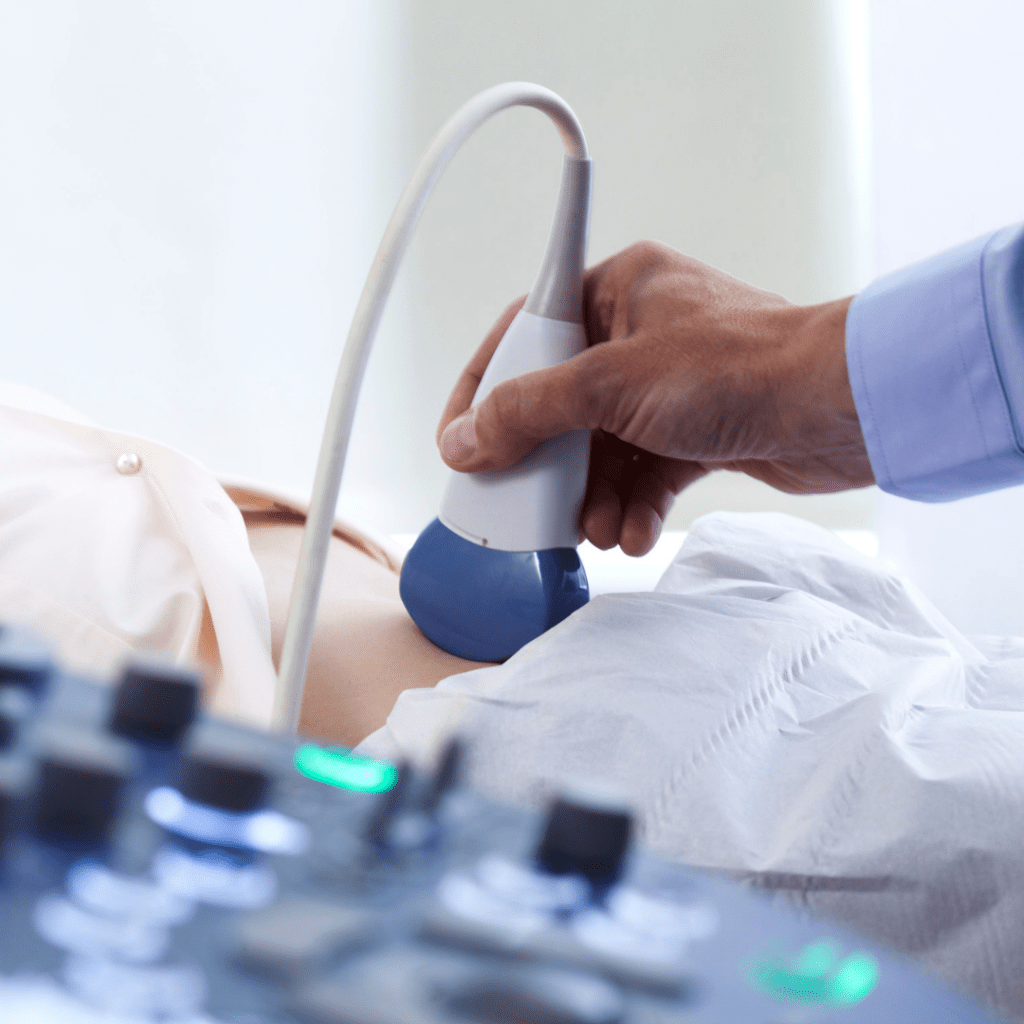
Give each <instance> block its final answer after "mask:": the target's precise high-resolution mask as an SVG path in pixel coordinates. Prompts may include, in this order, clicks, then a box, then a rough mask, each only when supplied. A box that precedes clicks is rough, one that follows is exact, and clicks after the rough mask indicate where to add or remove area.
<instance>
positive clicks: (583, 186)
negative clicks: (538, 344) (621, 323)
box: [523, 156, 591, 324]
mask: <svg viewBox="0 0 1024 1024" xmlns="http://www.w3.org/2000/svg"><path fill="white" fill-rule="evenodd" d="M590 182H591V162H590V160H589V159H583V160H577V159H575V158H573V157H571V156H566V157H565V158H564V159H563V161H562V184H561V186H560V188H559V192H558V203H557V205H556V206H555V218H554V221H553V222H552V225H551V235H550V236H549V238H548V245H547V249H546V250H545V252H544V259H543V261H542V263H541V266H540V272H539V273H538V274H537V279H536V280H535V281H534V283H533V287H532V288H531V289H530V294H529V295H528V296H527V299H526V305H525V306H524V307H523V308H524V309H525V310H526V311H527V312H528V313H533V314H535V315H536V316H545V317H549V318H550V319H552V320H564V321H566V322H568V323H573V324H581V323H583V267H584V263H585V260H586V256H587V229H588V225H589V222H590Z"/></svg>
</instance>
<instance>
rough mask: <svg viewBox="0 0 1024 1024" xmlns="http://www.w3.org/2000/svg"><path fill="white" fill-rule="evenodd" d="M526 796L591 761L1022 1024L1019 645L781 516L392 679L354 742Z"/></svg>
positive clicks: (733, 523)
mask: <svg viewBox="0 0 1024 1024" xmlns="http://www.w3.org/2000/svg"><path fill="white" fill-rule="evenodd" d="M453 732H460V733H464V734H465V735H467V736H469V737H472V741H473V746H472V759H471V760H472V764H471V780H472V782H473V783H474V784H475V785H477V786H479V787H481V788H482V789H484V790H486V791H488V792H490V793H493V794H495V795H497V796H500V797H504V798H510V799H514V800H530V801H532V800H536V799H538V798H540V797H542V796H543V795H544V794H545V793H546V792H547V791H548V790H549V789H550V787H551V785H552V780H557V779H558V778H560V777H566V776H570V777H571V776H577V777H578V776H588V777H596V778H600V779H604V780H608V781H611V782H613V783H615V784H617V785H618V786H620V787H623V788H625V789H626V790H627V791H628V792H629V793H631V795H632V797H633V799H634V801H635V804H636V806H637V808H638V811H639V817H640V823H641V829H642V833H643V836H644V839H645V841H646V842H647V843H648V844H650V845H651V846H653V847H654V848H655V849H657V850H659V851H661V852H662V853H665V854H668V855H669V856H671V857H675V858H679V859H682V860H684V861H687V862H690V863H694V864H700V865H707V866H710V867H714V868H718V869H724V870H726V871H729V872H732V873H735V874H737V875H740V876H743V877H748V878H750V879H751V880H752V881H754V882H755V883H757V884H759V885H763V886H765V887H768V888H771V889H774V890H776V891H777V892H778V893H779V894H780V898H784V899H786V900H788V901H791V902H793V903H796V904H799V905H803V906H806V907H809V908H811V909H813V910H815V911H819V912H822V913H825V914H828V915H830V916H833V917H836V918H840V919H842V920H844V921H847V922H849V923H851V924H853V925H855V926H856V927H859V928H861V929H862V930H863V931H865V932H867V933H870V934H872V935H874V936H876V937H878V938H880V939H882V940H884V941H886V942H888V943H890V944H892V945H894V946H896V947H898V948H901V949H903V950H906V951H908V952H910V953H912V954H914V955H915V956H917V957H918V958H920V959H921V960H923V961H924V962H925V963H926V964H927V965H929V966H930V967H932V968H933V969H935V970H937V971H938V972H940V973H941V974H943V975H945V976H946V977H947V978H949V979H951V980H952V981H953V982H954V983H956V984H958V985H959V986H960V987H962V988H963V989H966V990H967V991H969V992H973V993H974V994H976V995H977V996H979V997H981V998H982V999H984V1000H986V1001H988V1002H989V1003H991V1004H993V1005H995V1006H997V1007H999V1008H1000V1009H1002V1010H1003V1011H1004V1012H1006V1013H1009V1014H1010V1015H1011V1016H1013V1017H1014V1018H1015V1019H1018V1020H1024V971H1022V970H1021V968H1020V955H1021V950H1022V949H1024V640H1021V639H1013V638H981V637H972V638H966V637H964V636H962V635H960V634H959V633H958V632H957V631H956V630H955V629H954V628H953V627H952V626H951V625H950V624H949V623H948V622H947V621H946V620H945V619H944V618H943V617H942V615H941V614H940V613H938V612H937V611H936V610H935V609H934V608H933V607H932V606H931V605H930V604H929V602H928V601H927V599H925V598H924V597H923V596H922V595H920V594H919V593H918V592H917V591H916V590H915V589H914V588H913V587H912V586H911V585H910V584H908V583H906V582H905V581H903V580H901V579H900V578H899V577H898V576H897V575H895V574H893V573H891V572H889V571H888V570H887V569H886V568H885V567H884V566H883V565H882V564H880V563H879V562H877V561H875V560H873V559H869V558H867V557H865V556H863V555H860V554H859V553H857V552H856V551H854V550H853V549H852V548H849V547H848V546H847V545H845V544H843V543H842V542H841V541H839V540H838V539H837V538H835V537H834V535H832V534H831V533H829V532H828V531H826V530H823V529H821V528H819V527H816V526H813V525H811V524H809V523H806V522H803V521H801V520H797V519H793V518H790V517H787V516H782V515H776V514H768V513H765V514H754V515H736V514H715V515H711V516H707V517H705V518H704V519H702V520H699V521H698V522H697V523H696V524H695V525H694V527H693V528H692V530H691V532H690V534H689V535H688V537H687V539H686V542H685V543H684V545H683V547H682V549H681V550H680V552H679V554H678V556H677V557H676V559H675V561H674V562H673V563H672V565H671V566H670V567H669V569H668V570H667V571H666V573H665V574H664V576H663V577H662V579H661V581H660V583H659V584H658V586H657V588H656V590H655V592H653V593H645V594H626V595H608V596H604V597H599V598H596V599H595V600H593V601H592V602H591V603H590V604H589V605H588V606H587V607H585V608H584V609H582V610H581V611H579V612H577V613H576V614H574V615H573V616H571V617H570V618H569V619H567V620H566V621H564V622H563V623H561V624H560V625H559V626H557V627H556V628H555V629H553V630H551V631H549V632H548V633H547V634H545V635H544V636H543V637H541V638H540V639H538V640H537V641H535V642H534V643H532V644H530V645H529V646H527V647H526V648H524V649H523V650H522V651H520V652H519V653H518V654H517V655H516V656H515V657H513V658H512V659H510V660H509V661H508V662H507V663H505V664H504V665H502V666H500V667H497V668H489V669H481V670H478V671H475V672H471V673H467V674H465V675H461V676H454V677H452V678H449V679H446V680H444V681H442V682H441V683H440V685H439V686H438V687H437V688H436V690H408V691H406V692H405V693H404V694H402V696H401V697H400V698H399V700H398V702H397V704H396V706H395V709H394V711H393V713H392V715H391V716H390V718H389V719H388V722H387V725H386V726H385V727H384V728H383V729H381V730H379V731H378V732H376V733H374V734H373V735H372V736H370V737H368V739H367V740H365V741H364V742H363V744H361V745H360V747H359V748H358V749H359V750H360V751H361V752H364V753H367V754H374V755H377V756H382V757H392V758H394V757H400V756H409V757H412V758H413V759H421V760H425V759H427V758H429V756H430V755H431V753H432V752H433V751H434V750H435V749H436V747H437V745H438V743H439V742H440V741H441V739H442V738H443V737H444V736H446V735H448V734H450V733H453Z"/></svg>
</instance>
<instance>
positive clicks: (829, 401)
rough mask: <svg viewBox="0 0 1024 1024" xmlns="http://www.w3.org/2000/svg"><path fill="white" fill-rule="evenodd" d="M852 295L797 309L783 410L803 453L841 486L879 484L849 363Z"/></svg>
mask: <svg viewBox="0 0 1024 1024" xmlns="http://www.w3.org/2000/svg"><path fill="white" fill-rule="evenodd" d="M852 301H853V297H852V296H847V297H846V298H842V299H836V300H835V301H832V302H826V303H822V304H821V305H816V306H803V307H798V308H797V309H795V310H793V311H792V315H793V316H794V320H795V322H794V324H793V325H792V327H791V330H790V332H789V334H788V338H787V344H786V357H785V360H784V362H785V367H786V369H785V371H784V377H785V385H784V386H783V388H782V393H783V397H782V398H781V400H780V401H781V406H782V408H783V409H784V410H788V412H789V415H788V417H787V419H788V420H789V422H788V424H787V427H788V429H787V434H788V436H789V437H790V438H791V439H792V441H793V444H794V446H795V448H796V450H797V451H799V452H800V453H801V454H803V455H805V456H811V457H815V458H818V459H820V460H822V462H823V463H824V464H827V465H828V466H829V467H830V468H831V469H832V470H833V472H834V476H835V486H834V488H833V489H835V490H841V489H843V488H848V487H865V486H867V485H868V484H871V483H874V474H873V473H872V471H871V464H870V462H869V461H868V456H867V448H866V446H865V444H864V434H863V431H862V430H861V425H860V417H859V416H858V414H857V406H856V403H855V401H854V398H853V390H852V388H851V387H850V374H849V370H848V368H847V362H846V316H847V311H848V310H849V308H850V303H851V302H852Z"/></svg>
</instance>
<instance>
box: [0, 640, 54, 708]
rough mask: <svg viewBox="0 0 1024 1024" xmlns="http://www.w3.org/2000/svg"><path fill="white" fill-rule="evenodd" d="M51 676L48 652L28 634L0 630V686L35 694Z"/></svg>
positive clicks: (51, 665)
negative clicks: (15, 687) (21, 689)
mask: <svg viewBox="0 0 1024 1024" xmlns="http://www.w3.org/2000/svg"><path fill="white" fill-rule="evenodd" d="M52 673H53V657H52V656H51V654H50V649H49V648H48V647H47V646H46V645H45V644H44V643H43V642H42V641H40V640H37V639H36V637H34V636H33V635H32V634H31V633H27V632H25V631H24V630H21V629H17V628H14V627H9V626H8V627H4V629H3V630H2V631H0V686H20V687H23V688H24V689H26V690H31V691H32V692H33V693H39V692H40V691H41V690H42V689H43V688H44V687H45V686H46V683H47V682H48V681H49V678H50V676H51V675H52Z"/></svg>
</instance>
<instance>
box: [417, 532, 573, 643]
mask: <svg viewBox="0 0 1024 1024" xmlns="http://www.w3.org/2000/svg"><path fill="white" fill-rule="evenodd" d="M399 591H400V593H401V595H402V601H403V602H404V604H405V607H406V610H407V611H408V612H409V614H410V615H411V616H412V619H413V622H415V623H416V625H417V626H419V628H420V629H421V630H423V632H424V633H425V634H426V635H427V636H428V637H429V638H430V639H431V640H433V642H434V643H435V644H437V646H438V647H440V648H442V649H443V650H446V651H448V652H449V653H450V654H455V655H458V656H459V657H460V658H469V659H470V660H471V661H505V659H506V658H510V657H512V655H513V654H515V653H516V651H518V650H519V648H520V647H523V646H524V645H526V644H528V643H529V642H530V641H531V640H535V639H536V638H537V637H539V636H540V635H541V634H542V633H544V632H546V631H547V630H549V629H550V628H551V627H552V626H554V625H556V624H557V623H559V622H561V621H562V619H564V618H565V617H566V616H567V615H570V614H571V613H572V612H574V611H576V609H577V608H582V607H583V605H585V604H586V603H587V601H589V600H590V586H589V584H588V583H587V574H586V573H585V572H584V570H583V563H582V562H580V557H579V555H578V554H577V553H576V549H575V548H552V549H550V550H548V551H499V550H497V549H496V548H487V547H482V546H481V545H479V544H474V543H473V542H472V541H468V540H466V539H465V538H463V537H460V536H459V535H458V534H457V533H453V532H452V531H451V530H449V529H448V527H447V526H445V525H444V523H442V522H441V520H440V519H435V520H434V521H433V522H432V523H431V524H430V525H429V526H428V527H427V528H426V529H425V530H424V531H423V532H422V533H421V534H420V535H419V537H418V538H417V539H416V543H415V544H414V545H413V546H412V549H411V550H410V551H409V554H408V555H406V557H405V562H404V564H403V565H402V578H401V582H400V585H399Z"/></svg>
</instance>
